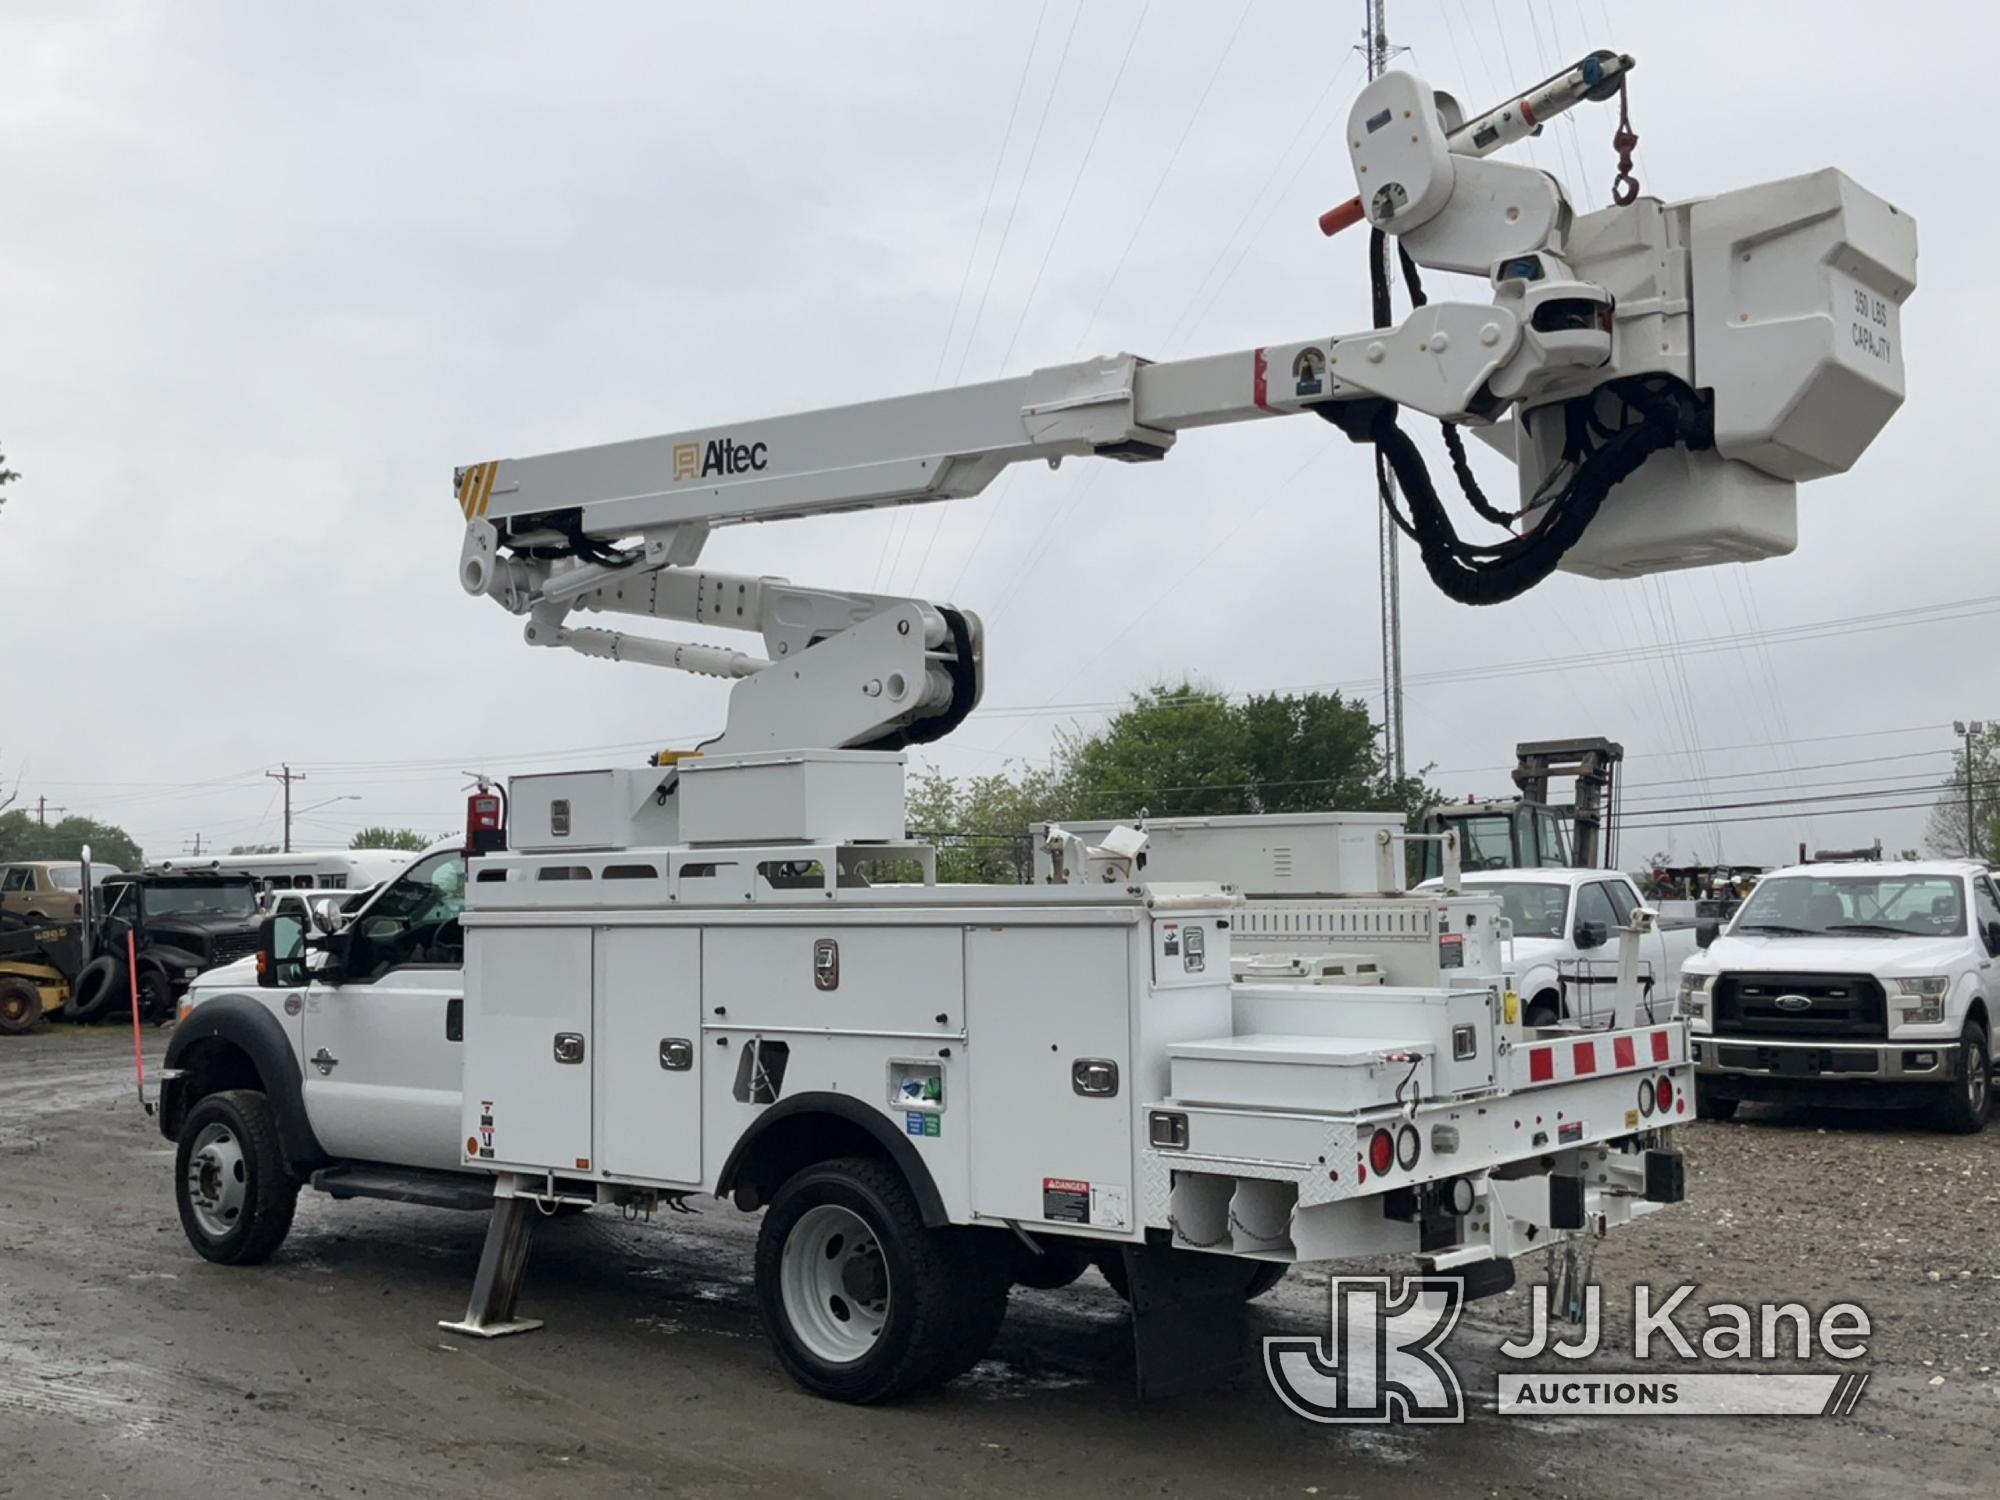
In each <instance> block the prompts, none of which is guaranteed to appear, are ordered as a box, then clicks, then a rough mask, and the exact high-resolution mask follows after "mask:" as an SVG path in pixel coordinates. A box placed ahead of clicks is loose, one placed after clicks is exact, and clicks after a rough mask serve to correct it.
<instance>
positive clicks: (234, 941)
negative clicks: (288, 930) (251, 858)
mask: <svg viewBox="0 0 2000 1500" xmlns="http://www.w3.org/2000/svg"><path fill="white" fill-rule="evenodd" d="M96 900H97V906H98V908H99V911H100V913H101V915H100V916H99V918H98V921H97V933H96V944H95V946H96V951H97V952H98V953H99V954H100V955H101V957H100V958H99V959H98V961H97V962H98V965H108V966H110V967H111V968H113V969H117V970H120V971H121V973H122V966H123V965H124V963H125V958H126V954H127V952H128V951H129V952H134V953H136V954H137V957H138V965H139V973H138V980H139V997H140V1002H141V1004H142V1006H143V1007H144V1008H145V1009H146V1010H147V1011H148V1012H150V1013H153V1014H156V1015H164V1014H170V1013H171V1012H172V1010H173V1006H174V1002H175V1000H176V999H177V998H178V997H179V996H180V995H181V994H182V993H183V992H184V991H185V990H186V989H187V987H188V985H189V984H190V983H191V982H192V981H193V980H194V979H195V978H196V977H198V976H199V975H200V974H202V973H204V972H205V971H207V970H209V969H213V968H217V967H219V966H222V965H225V964H230V963H233V962H235V961H236V960H237V959H240V958H242V957H244V956H245V955H246V954H249V953H252V952H254V951H255V950H256V947H257V888H256V886H255V885H254V884H253V883H252V882H251V881H250V880H248V879H247V878H245V877H243V876H235V875H214V874H204V875H160V874H153V873H147V874H141V875H113V876H111V877H109V878H108V879H106V880H105V881H103V882H102V883H101V884H100V885H98V887H97V898H96ZM128 937H129V939H130V942H129V943H128V941H127V940H128ZM86 988H90V987H89V986H85V985H84V984H83V983H82V981H81V979H80V980H79V989H80V990H83V989H86ZM110 988H111V989H112V990H113V992H114V998H115V995H116V994H119V993H122V992H123V985H122V979H118V978H114V980H113V982H112V983H111V985H110Z"/></svg>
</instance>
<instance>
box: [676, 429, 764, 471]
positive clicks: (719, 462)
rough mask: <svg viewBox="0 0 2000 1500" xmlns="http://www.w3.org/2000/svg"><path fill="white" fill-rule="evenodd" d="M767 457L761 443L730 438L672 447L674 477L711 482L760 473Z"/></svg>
mask: <svg viewBox="0 0 2000 1500" xmlns="http://www.w3.org/2000/svg"><path fill="white" fill-rule="evenodd" d="M769 457H770V448H769V446H768V445H766V444H764V443H739V442H737V441H736V440H735V439H734V438H710V439H709V440H708V441H707V442H706V443H675V444H674V478H675V480H676V481H678V480H682V479H711V478H713V477H714V476H716V475H717V474H724V475H734V474H752V473H760V472H762V470H763V468H764V466H765V464H766V463H767V462H768V460H769Z"/></svg>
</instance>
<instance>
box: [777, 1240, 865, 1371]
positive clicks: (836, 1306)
mask: <svg viewBox="0 0 2000 1500" xmlns="http://www.w3.org/2000/svg"><path fill="white" fill-rule="evenodd" d="M779 1290H780V1295H781V1296H782V1297H783V1300H784V1304H785V1317H786V1319H787V1321H789V1322H790V1323H791V1325H792V1331H793V1333H795V1334H796V1335H797V1336H798V1340H799V1342H800V1343H801V1344H803V1345H805V1347H806V1349H807V1351H808V1352H810V1353H811V1354H812V1356H813V1357H814V1358H815V1359H822V1360H825V1361H826V1362H827V1363H828V1364H830V1365H846V1364H852V1363H853V1362H854V1361H856V1360H858V1359H861V1358H863V1357H865V1356H866V1355H867V1353H868V1351H869V1350H871V1349H873V1348H874V1347H875V1341H876V1340H877V1339H878V1338H880V1337H881V1334H882V1329H883V1328H884V1326H886V1325H887V1323H888V1321H889V1295H890V1287H889V1266H888V1262H887V1261H886V1260H884V1259H883V1256H882V1242H881V1241H880V1240H878V1239H877V1238H876V1237H875V1231H874V1230H872V1229H870V1228H869V1227H868V1221H867V1220H865V1219H863V1218H862V1217H861V1216H860V1215H859V1214H857V1213H855V1212H854V1211H853V1210H852V1209H848V1208H842V1207H840V1206H839V1205H837V1204H833V1203H822V1204H820V1205H819V1206H818V1207H817V1208H812V1209H808V1210H807V1211H806V1213H805V1214H804V1216H803V1217H801V1218H800V1220H799V1221H798V1223H796V1224H794V1225H793V1226H792V1232H791V1234H790V1235H788V1236H787V1237H786V1239H785V1254H784V1261H783V1265H782V1266H781V1268H780V1272H779Z"/></svg>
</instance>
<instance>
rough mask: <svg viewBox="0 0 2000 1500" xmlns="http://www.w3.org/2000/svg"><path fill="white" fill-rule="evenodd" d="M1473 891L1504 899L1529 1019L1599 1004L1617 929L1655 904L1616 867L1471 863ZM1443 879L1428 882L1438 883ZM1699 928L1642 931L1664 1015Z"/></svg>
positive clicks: (1556, 1020) (1565, 1016) (1579, 1012)
mask: <svg viewBox="0 0 2000 1500" xmlns="http://www.w3.org/2000/svg"><path fill="white" fill-rule="evenodd" d="M1463 883H1464V888H1465V890H1466V892H1467V893H1468V894H1470V893H1475V892H1485V893H1489V894H1491V895H1495V896H1498V897H1499V898H1500V911H1501V915H1502V916H1503V917H1504V918H1505V919H1506V920H1507V921H1508V923H1509V924H1510V925H1511V927H1512V930H1513V981H1514V988H1515V990H1516V992H1518V993H1519V995H1520V997H1521V1005H1522V1010H1523V1016H1524V1019H1525V1020H1526V1022H1527V1024H1528V1025H1530V1026H1554V1025H1558V1024H1560V1023H1561V1022H1563V1021H1570V1020H1577V1019H1580V1018H1581V1017H1583V1016H1584V1015H1586V1014H1588V1013H1590V1012H1591V1011H1592V1010H1593V1009H1595V1008H1596V1007H1595V1005H1594V997H1593V991H1594V990H1596V989H1597V988H1598V987H1600V986H1603V985H1606V984H1608V983H1609V982H1610V977H1611V975H1612V974H1613V972H1614V971H1615V969H1616V967H1617V964H1616V956H1615V955H1616V952H1617V950H1616V946H1615V945H1616V943H1617V940H1618V930H1619V929H1620V928H1622V927H1625V926H1626V925H1627V924H1628V923H1629V922H1630V921H1631V917H1632V913H1633V912H1634V911H1635V910H1636V909H1638V908H1639V907H1641V906H1645V905H1647V904H1648V903H1647V902H1646V900H1645V899H1644V898H1643V897H1642V896H1641V895H1640V893H1639V888H1638V887H1637V886H1636V885H1634V884H1633V882H1632V880H1631V877H1629V876H1627V875H1624V874H1621V873H1620V872H1618V871H1617V870H1559V869H1515V870H1505V869H1500V870H1473V869H1471V868H1469V867H1468V869H1467V871H1466V874H1465V880H1464V882H1463ZM1440 884H1441V882H1440V881H1436V880H1431V881H1426V882H1425V883H1424V886H1423V888H1424V889H1434V888H1436V887H1437V886H1438V885H1440ZM1698 935H1699V928H1698V925H1697V924H1696V923H1692V922H1688V923H1683V924H1679V925H1669V924H1667V923H1666V922H1665V921H1662V922H1660V923H1656V924H1655V925H1653V926H1652V927H1651V928H1650V929H1649V930H1647V931H1645V932H1642V933H1641V934H1640V936H1639V948H1640V963H1641V965H1642V968H1643V976H1644V977H1643V979H1642V983H1644V984H1646V985H1647V987H1648V989H1649V992H1650V994H1651V996H1652V998H1653V1003H1654V1004H1655V1005H1656V1006H1657V1007H1658V1008H1659V1010H1660V1013H1661V1014H1663V1015H1664V1014H1666V1013H1667V1012H1668V1011H1669V1010H1670V1009H1671V1002H1672V1000H1673V998H1674V995H1675V992H1676V986H1677V985H1678V984H1679V982H1680V974H1681V968H1682V965H1683V964H1684V963H1685V962H1686V961H1687V960H1688V959H1689V958H1690V957H1692V956H1693V954H1694V953H1695V951H1696V946H1697V938H1698Z"/></svg>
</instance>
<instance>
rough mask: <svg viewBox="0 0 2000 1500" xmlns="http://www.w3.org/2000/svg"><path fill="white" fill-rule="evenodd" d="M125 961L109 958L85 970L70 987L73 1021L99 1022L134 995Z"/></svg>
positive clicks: (94, 963) (97, 960)
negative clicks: (128, 996)
mask: <svg viewBox="0 0 2000 1500" xmlns="http://www.w3.org/2000/svg"><path fill="white" fill-rule="evenodd" d="M130 983H131V981H130V980H129V979H128V978H127V977H126V973H125V961H124V960H123V959H122V958H113V957H112V956H111V955H110V954H108V953H107V954H105V955H103V956H102V957H100V958H93V959H92V960H91V961H90V962H89V963H87V964H85V965H84V966H83V969H82V971H81V972H79V973H78V974H77V976H76V983H75V984H73V985H71V986H70V991H69V1011H68V1015H69V1018H70V1019H71V1020H72V1021H95V1020H97V1019H99V1018H100V1017H102V1016H103V1015H104V1014H105V1013H106V1012H107V1011H109V1010H110V1009H111V1008H112V1006H113V1005H114V1004H116V1003H117V1002H118V1001H119V1000H121V999H123V998H125V997H126V996H127V995H129V994H130V993H131V991H130V990H129V989H128V986H129V984H130Z"/></svg>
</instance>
